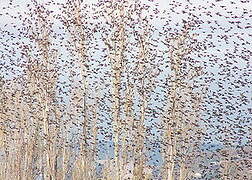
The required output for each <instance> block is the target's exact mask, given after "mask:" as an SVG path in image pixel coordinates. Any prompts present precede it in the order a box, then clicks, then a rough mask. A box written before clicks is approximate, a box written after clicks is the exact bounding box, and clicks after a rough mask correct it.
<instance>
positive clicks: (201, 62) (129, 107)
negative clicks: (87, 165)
mask: <svg viewBox="0 0 252 180" xmlns="http://www.w3.org/2000/svg"><path fill="white" fill-rule="evenodd" d="M251 19H252V1H249V0H206V1H200V0H181V1H179V0H172V1H165V0H163V1H160V2H156V1H153V0H142V1H140V0H132V1H127V0H100V1H97V2H94V1H82V0H66V1H65V2H61V1H59V0H44V1H39V0H30V1H25V2H23V3H22V2H21V1H20V2H19V1H17V0H9V1H7V0H4V1H2V2H0V76H1V77H0V80H1V84H0V85H1V87H0V88H1V89H0V90H1V91H0V93H1V94H0V98H1V99H0V100H1V101H0V103H1V107H0V110H1V111H0V113H1V114H0V117H1V119H0V129H1V131H3V130H4V133H5V134H7V135H6V136H8V138H7V139H8V141H12V142H13V144H11V143H10V142H9V146H14V145H15V142H16V140H15V137H14V136H13V137H12V134H13V133H14V131H15V132H16V133H22V132H25V131H24V130H22V128H25V129H26V130H28V131H30V130H31V132H29V133H28V132H27V135H31V136H34V135H35V134H32V132H33V131H35V129H36V127H34V126H35V124H36V122H35V120H36V118H35V117H36V116H38V117H39V118H38V120H41V119H43V118H41V117H44V116H45V114H44V113H46V114H47V116H46V117H47V122H48V127H49V128H48V129H49V130H48V131H46V130H44V131H43V132H42V129H41V136H45V135H47V136H49V135H50V132H51V130H50V128H52V129H53V128H55V129H57V128H59V129H60V130H59V131H57V132H58V134H57V133H56V134H55V136H53V135H52V136H53V137H52V139H54V140H55V139H57V143H56V144H60V143H59V142H62V141H61V140H60V139H64V141H65V145H68V146H70V147H71V148H72V149H73V151H76V153H79V152H80V151H81V150H80V149H81V147H82V144H83V145H84V147H85V148H84V149H86V151H88V150H89V149H91V150H90V153H91V154H92V156H93V157H92V158H94V159H96V160H98V159H113V158H114V157H113V155H114V153H115V152H114V151H115V147H116V145H115V138H119V139H118V141H116V142H117V143H118V148H119V151H120V153H119V156H120V157H121V158H122V157H123V156H124V155H125V154H126V155H125V156H127V158H128V159H127V162H131V161H137V160H136V159H137V158H142V156H143V155H141V156H140V155H139V152H141V153H142V154H144V158H143V159H145V162H146V164H148V165H149V166H150V167H151V169H152V179H162V176H163V177H164V176H165V175H164V174H165V173H164V174H163V171H162V168H163V165H164V163H167V164H169V163H170V162H169V160H168V157H170V156H171V154H169V153H168V151H169V152H170V151H172V150H171V149H169V148H170V147H174V148H175V149H176V150H177V152H176V153H175V155H174V157H173V160H174V162H175V164H176V163H177V164H179V163H180V162H182V161H183V162H185V164H186V166H188V167H190V168H189V169H190V172H193V173H194V175H195V176H194V175H193V174H191V175H190V173H189V171H188V174H187V175H188V177H189V175H190V178H189V179H193V178H197V179H200V178H202V179H204V180H205V179H216V178H217V179H218V178H222V177H223V173H221V172H220V171H221V170H215V171H214V168H212V169H211V167H209V162H211V161H213V159H214V158H216V159H215V160H216V161H219V162H224V164H225V163H226V164H225V165H223V164H222V165H220V168H219V169H223V167H225V168H226V169H225V168H224V169H225V173H228V175H227V176H228V177H229V178H235V179H244V180H245V179H247V180H250V179H251V178H252V172H251V170H252V148H251V143H252V141H251V138H252V129H251V127H252V126H251V125H252V114H251V112H252V111H251V106H252V97H251V94H252V91H251V84H252V76H251V73H252V68H251V65H252V58H251V57H252V46H251V43H252V20H251ZM118 83H119V84H118ZM17 94H18V95H17ZM16 97H18V98H19V99H16V100H15V98H16ZM8 101H14V102H8ZM22 107H26V108H27V109H24V108H22ZM12 108H13V109H12ZM115 108H116V110H115ZM20 109H21V110H22V112H23V114H22V113H20V111H19V110H20ZM43 109H46V110H45V111H44V110H43ZM115 111H116V112H117V113H115ZM43 112H44V113H43ZM13 113H15V115H14V116H13ZM115 114H116V116H115ZM24 115H26V117H25V119H26V120H27V123H26V125H25V126H26V127H24V126H22V125H20V124H19V123H20V121H21V120H22V117H23V116H24ZM117 116H118V117H117ZM115 118H117V122H115ZM174 119H176V120H174ZM177 119H178V120H177ZM192 119H193V120H192ZM41 122H43V120H41ZM29 123H32V124H29ZM42 126H43V127H44V125H42V124H41V128H42ZM116 126H120V128H118V129H117V130H118V131H119V132H118V134H117V135H118V136H119V137H117V136H116V135H115V134H116V133H117V132H116V131H115V127H116ZM29 128H31V129H29ZM168 131H172V133H171V134H170V135H169V133H168ZM183 136H186V137H183ZM169 138H170V139H169ZM24 141H29V138H28V139H27V140H24ZM125 141H126V142H125ZM171 142H172V143H177V145H176V146H175V145H171V144H170V143H171ZM135 143H136V144H135ZM139 143H140V144H139ZM141 143H142V144H141ZM7 144H8V142H7ZM123 147H126V149H123ZM10 151H11V150H10ZM227 152H228V153H227ZM231 152H232V153H231ZM90 156H91V155H90ZM179 156H180V157H179ZM189 156H190V157H189ZM182 157H183V158H182ZM199 157H200V158H199ZM97 162H98V161H97ZM192 162H193V163H192ZM217 164H218V163H217ZM219 164H221V163H219ZM146 166H147V165H146ZM174 167H175V170H174V176H175V178H176V177H178V176H179V173H178V169H177V168H178V167H177V166H176V165H175V166H174ZM234 167H237V168H236V170H234V171H232V169H234ZM168 169H169V168H168ZM211 171H214V172H211ZM210 172H211V173H212V174H211V173H210ZM225 173H224V174H225ZM196 175H197V176H196Z"/></svg>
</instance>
